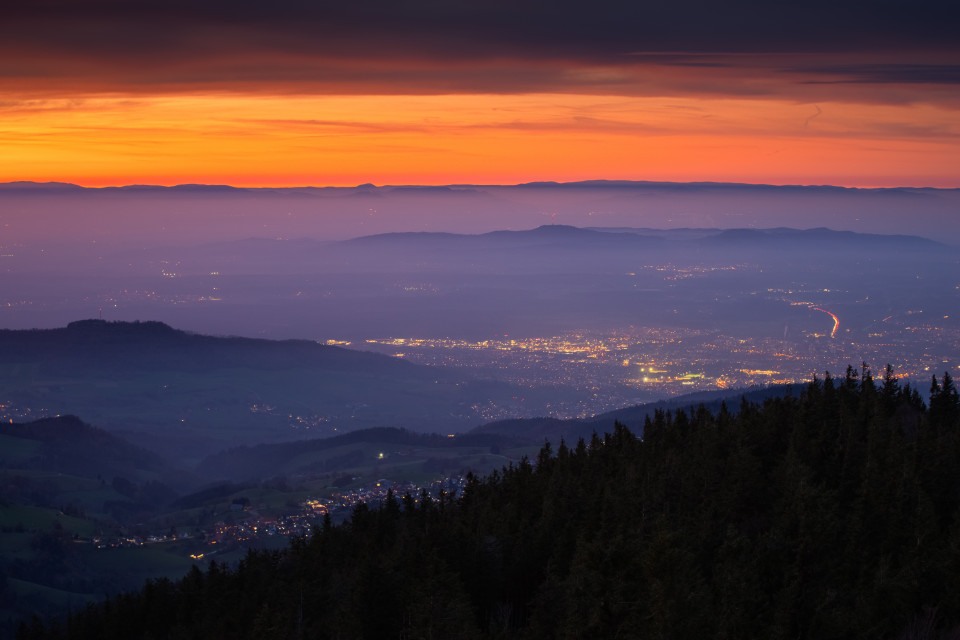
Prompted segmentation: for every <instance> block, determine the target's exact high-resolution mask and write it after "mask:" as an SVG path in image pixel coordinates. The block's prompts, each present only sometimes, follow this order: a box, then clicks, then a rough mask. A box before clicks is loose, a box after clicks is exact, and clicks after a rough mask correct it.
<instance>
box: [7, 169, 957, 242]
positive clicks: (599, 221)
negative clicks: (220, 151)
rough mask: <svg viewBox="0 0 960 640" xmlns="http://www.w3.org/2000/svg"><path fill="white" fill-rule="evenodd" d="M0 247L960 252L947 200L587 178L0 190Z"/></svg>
mask: <svg viewBox="0 0 960 640" xmlns="http://www.w3.org/2000/svg"><path fill="white" fill-rule="evenodd" d="M0 203H3V208H4V209H6V211H5V212H4V216H5V222H7V223H10V222H13V223H14V224H10V225H9V226H8V227H5V236H6V240H8V241H10V242H26V241H29V242H33V241H41V240H42V241H44V242H46V243H50V244H54V243H56V244H59V243H60V241H61V240H71V239H72V240H73V241H79V242H85V241H88V240H89V241H93V240H96V241H97V243H98V244H99V245H101V246H105V245H106V244H107V243H110V242H115V241H117V240H120V241H126V242H129V241H137V242H143V243H146V244H158V243H160V244H166V245H178V244H191V243H195V242H204V241H216V240H237V239H242V238H244V237H263V238H277V237H283V238H299V237H310V238H316V239H322V240H339V239H346V238H351V237H357V236H362V235H371V234H377V233H385V232H404V231H414V230H423V231H443V232H454V233H483V232H487V231H491V230H493V229H525V228H532V227H536V226H538V225H541V224H543V223H545V222H549V223H554V224H563V225H572V226H577V227H600V226H602V227H648V228H709V227H713V228H718V229H735V228H775V227H787V226H789V227H795V226H803V227H830V228H835V229H843V230H849V231H858V232H865V233H884V234H915V235H920V236H924V237H928V238H934V239H942V240H943V241H946V242H949V243H955V244H960V219H958V218H957V216H956V211H957V210H958V207H960V189H935V188H917V187H893V188H853V187H837V186H828V185H765V184H738V183H716V182H693V183H674V182H651V181H640V180H638V181H629V180H588V181H581V182H565V183H557V182H533V183H527V184H518V185H469V184H454V185H434V186H429V185H381V186H376V185H372V184H364V185H358V186H355V187H309V186H304V187H283V188H279V187H264V188H250V187H233V186H230V185H201V184H181V185H175V186H159V185H126V186H116V187H81V186H78V185H74V184H67V183H58V182H51V183H37V182H10V183H4V184H0ZM81 222H82V223H83V224H81Z"/></svg>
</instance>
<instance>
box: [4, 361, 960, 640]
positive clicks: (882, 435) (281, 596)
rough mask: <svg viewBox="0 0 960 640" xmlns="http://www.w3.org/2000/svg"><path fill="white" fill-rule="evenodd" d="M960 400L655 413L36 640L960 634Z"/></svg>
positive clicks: (869, 390)
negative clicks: (455, 490)
mask: <svg viewBox="0 0 960 640" xmlns="http://www.w3.org/2000/svg"><path fill="white" fill-rule="evenodd" d="M958 506H960V404H958V399H957V391H956V389H955V387H954V384H953V382H952V381H951V379H950V377H949V376H948V375H945V376H944V377H943V379H942V380H941V381H937V380H936V379H935V380H934V382H933V388H932V392H931V395H930V398H929V406H927V405H925V404H924V402H923V401H922V400H921V398H920V396H919V394H918V393H917V392H916V390H915V389H911V388H910V387H909V386H903V385H900V384H898V382H897V381H896V380H895V379H894V378H893V377H892V376H891V374H890V372H889V370H888V372H887V375H886V376H885V377H884V379H882V380H875V379H873V378H872V377H870V375H869V374H865V375H863V376H860V375H859V374H858V372H856V371H853V370H848V372H847V375H846V376H845V377H843V378H839V379H830V378H827V379H826V380H822V381H814V382H812V383H811V384H810V385H808V386H807V388H806V389H805V390H804V391H803V392H802V393H801V394H800V395H799V397H786V398H779V399H772V400H768V401H766V402H765V403H764V404H763V405H762V406H757V405H751V404H748V403H744V404H743V405H742V406H740V407H738V408H736V411H728V410H727V408H726V407H723V408H722V409H721V411H720V412H719V414H717V415H711V414H710V413H708V412H707V411H706V410H702V409H701V410H699V411H696V412H694V413H693V414H692V415H691V414H687V413H683V412H678V413H676V414H673V415H671V414H664V413H659V412H658V413H657V414H656V416H655V418H654V419H652V420H648V421H647V424H646V425H645V429H644V433H643V437H642V438H638V437H637V436H636V435H635V434H633V433H631V432H629V431H628V430H627V429H626V428H624V427H622V426H620V425H617V426H615V427H614V428H613V433H611V434H606V435H605V436H603V437H600V436H594V438H593V439H592V440H591V441H589V442H584V441H580V442H578V443H576V444H575V445H574V446H572V447H571V446H568V445H567V444H564V443H560V444H559V445H557V446H555V447H554V448H553V449H551V447H550V446H545V447H544V449H543V450H542V451H541V453H540V455H539V456H538V458H537V459H536V460H534V461H530V462H526V461H524V462H523V463H521V464H520V465H519V466H515V467H511V468H508V469H505V470H503V472H501V473H495V474H493V475H492V476H490V477H487V478H484V479H474V480H473V481H472V482H471V483H470V484H469V486H468V488H467V489H466V490H465V492H464V493H463V495H461V496H457V497H456V498H454V497H453V496H441V497H440V498H439V499H431V498H429V497H428V496H403V497H397V498H393V497H391V498H389V499H388V500H387V501H386V502H385V503H384V504H382V505H380V506H379V507H376V508H374V507H367V506H365V505H361V506H359V507H358V508H357V509H356V510H355V512H354V514H353V517H352V520H351V521H350V522H348V523H346V524H344V525H342V526H330V525H329V522H327V523H326V524H325V526H324V527H323V528H322V529H320V530H317V531H316V532H315V533H314V535H313V536H311V537H310V538H309V539H303V538H300V539H297V540H296V541H295V542H294V544H293V545H292V546H291V547H290V548H289V549H288V550H286V551H283V552H267V551H260V552H256V551H254V552H250V554H249V555H248V556H247V557H246V559H245V560H243V561H242V562H241V563H240V564H239V566H237V567H233V568H230V567H226V566H223V565H220V564H213V563H212V564H210V565H209V567H208V568H206V569H204V570H201V569H198V568H196V567H195V568H194V569H193V571H191V573H190V574H188V575H187V576H186V577H185V578H183V579H182V580H180V581H178V582H171V581H167V580H159V581H154V582H150V583H149V584H147V585H146V586H145V587H144V589H143V590H142V591H140V592H139V593H135V594H130V595H125V596H120V597H118V598H115V599H113V600H110V601H108V602H105V603H102V604H98V605H92V606H90V607H89V608H88V609H86V610H84V611H81V612H78V613H76V614H74V615H73V616H72V617H71V618H70V619H69V620H67V621H60V622H55V623H48V624H47V625H44V624H42V623H41V622H40V621H38V620H35V621H34V622H33V624H25V625H23V627H22V628H21V631H20V634H19V636H20V637H21V638H23V639H27V638H91V639H93V638H95V639H97V640H109V639H113V638H117V639H123V640H127V639H131V638H145V639H146V638H150V639H155V640H161V639H166V638H170V639H172V638H256V639H258V640H262V639H271V638H284V639H286V638H432V639H438V638H698V637H700V638H703V637H710V638H731V639H732V638H738V639H739V638H750V637H754V638H756V637H763V638H791V639H792V638H911V639H912V638H916V639H921V638H958V637H960V510H958Z"/></svg>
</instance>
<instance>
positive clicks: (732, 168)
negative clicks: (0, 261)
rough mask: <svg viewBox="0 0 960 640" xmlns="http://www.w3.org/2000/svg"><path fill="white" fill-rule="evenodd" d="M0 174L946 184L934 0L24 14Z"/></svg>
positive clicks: (248, 5)
mask: <svg viewBox="0 0 960 640" xmlns="http://www.w3.org/2000/svg"><path fill="white" fill-rule="evenodd" d="M17 4H18V5H19V6H13V7H6V8H5V9H4V17H3V20H2V21H0V182H6V181H17V180H34V181H40V182H44V181H62V182H73V183H76V184H81V185H85V186H107V185H125V184H163V185H173V184H182V183H206V184H232V185H237V186H300V185H318V186H322V185H333V186H342V185H357V184H361V183H375V184H467V183H471V184H516V183H522V182H528V181H538V180H556V181H573V180H589V179H621V180H622V179H628V180H657V181H680V182H687V181H720V182H747V183H766V184H834V185H842V186H861V187H878V186H932V187H960V172H958V171H957V170H956V167H957V166H958V164H960V163H958V160H960V38H958V37H957V35H956V34H957V33H958V27H960V8H958V5H957V3H954V2H949V3H948V2H931V1H929V0H920V1H919V2H917V1H910V2H908V1H905V0H880V1H878V2H871V3H863V2H862V1H860V0H857V1H854V0H835V1H831V2H825V1H823V0H815V1H814V2H805V3H778V2H772V1H770V0H764V1H760V0H738V1H735V2H724V3H720V2H716V1H715V0H709V1H707V0H675V1H671V2H664V1H662V0H658V1H652V0H638V1H635V2H630V3H626V2H615V1H611V0H599V1H597V2H590V3H587V2H582V1H581V2H572V1H570V0H552V1H550V2H547V1H546V0H485V1H483V2H480V1H476V0H444V1H442V2H441V1H438V0H358V1H355V2H342V1H341V2H336V3H334V2H330V1H328V0H311V1H309V2H308V1H303V0H280V1H279V2H264V1H262V0H257V1H252V0H232V1H230V2H226V1H220V0H216V1H204V0H199V1H197V0H194V1H192V2H185V1H183V0H166V1H158V0H137V1H131V0H122V1H116V0H33V1H31V2H19V3H17Z"/></svg>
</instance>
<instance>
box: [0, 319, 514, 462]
mask: <svg viewBox="0 0 960 640" xmlns="http://www.w3.org/2000/svg"><path fill="white" fill-rule="evenodd" d="M516 394H517V391H516V389H515V388H514V387H512V386H510V385H507V384H502V383H496V382H482V381H471V380H468V379H464V378H463V377H462V376H456V375H452V374H450V373H449V372H445V371H442V370H437V369H433V368H429V367H425V366H421V365H415V364H412V363H409V362H406V361H403V360H401V359H398V358H394V357H389V356H385V355H380V354H375V353H369V352H362V351H355V350H349V349H343V348H339V347H333V346H327V345H321V344H317V343H315V342H311V341H305V340H284V341H271V340H261V339H251V338H237V337H213V336H204V335H196V334H191V333H187V332H184V331H179V330H176V329H173V328H171V327H169V326H168V325H166V324H163V323H160V322H106V321H102V320H84V321H78V322H73V323H71V324H69V325H68V326H67V327H65V328H61V329H45V330H26V331H13V330H0V402H2V403H4V404H5V405H6V407H7V410H8V411H11V412H14V413H17V412H19V414H18V415H25V416H26V415H37V414H41V415H56V414H75V415H79V416H82V417H83V419H84V420H88V421H90V422H91V423H93V424H96V425H97V426H98V427H102V428H105V429H108V430H110V431H112V432H115V433H120V434H123V435H125V437H127V438H128V439H130V440H131V441H132V442H135V443H136V444H137V445H139V446H144V447H147V448H150V449H153V450H156V451H158V452H160V453H163V454H164V455H167V456H171V457H174V458H177V459H178V460H179V461H181V462H182V461H184V459H186V460H187V461H189V460H190V459H195V458H199V457H201V456H203V455H205V454H207V453H211V452H213V451H217V450H219V449H221V448H224V447H227V446H235V445H239V444H254V443H259V442H270V441H278V440H297V439H302V438H304V437H307V436H321V435H337V434H338V433H344V432H347V431H352V430H355V429H359V428H365V427H372V426H378V425H384V424H389V425H393V426H403V427H409V428H412V429H415V430H418V431H429V430H443V431H448V430H450V429H458V430H462V429H464V428H466V427H468V426H474V425H476V424H480V423H482V422H483V418H482V417H481V415H480V414H479V413H478V412H477V411H476V410H475V409H474V408H472V407H476V406H478V405H480V404H482V403H484V402H488V401H491V400H494V401H498V402H506V401H507V400H508V399H509V398H511V397H512V396H514V395H516Z"/></svg>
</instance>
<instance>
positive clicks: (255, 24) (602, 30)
mask: <svg viewBox="0 0 960 640" xmlns="http://www.w3.org/2000/svg"><path fill="white" fill-rule="evenodd" d="M958 25H960V3H952V2H951V3H946V2H943V3H941V2H930V1H925V2H924V1H921V2H912V3H910V4H907V3H906V2H903V1H901V0H881V1H880V2H873V3H870V4H869V5H865V4H863V3H862V2H861V1H860V0H838V1H833V2H826V1H824V0H814V1H813V2H805V3H802V4H795V3H790V4H786V3H773V2H769V0H762V1H761V0H735V1H734V2H725V3H720V2H717V1H716V0H679V1H674V2H652V1H650V0H645V1H635V2H630V3H627V2H623V1H622V0H615V1H614V0H599V1H598V2H592V3H586V2H583V1H577V2H573V1H571V0H554V1H547V0H514V1H507V0H484V1H480V0H473V1H451V0H444V1H439V0H406V1H402V0H356V1H353V2H344V1H342V0H338V1H337V2H332V1H330V0H312V1H305V0H281V1H280V2H265V1H263V0H257V1H252V0H231V1H229V2H227V1H225V0H212V1H211V0H206V1H194V2H185V1H182V0H172V1H165V2H160V1H158V0H138V1H131V0H124V1H122V2H120V1H115V0H38V1H33V2H29V3H28V2H20V3H18V4H17V6H14V7H7V8H5V10H4V15H3V19H2V20H0V78H7V79H9V80H11V81H12V80H13V79H17V78H21V79H22V78H28V79H29V78H38V79H44V78H46V82H48V83H50V82H59V83H61V86H67V85H69V83H70V82H76V83H77V84H78V85H87V86H102V88H107V89H109V88H123V89H129V88H130V87H137V86H143V87H159V86H169V87H178V86H183V85H191V84H192V85H204V86H211V87H214V88H215V87H216V86H217V85H220V84H222V85H231V86H234V87H236V86H239V85H242V83H245V82H247V83H251V84H263V83H266V84H270V83H273V85H274V87H276V86H278V85H280V84H282V83H293V84H298V85H300V86H301V88H304V89H306V90H309V91H318V90H320V91H322V86H321V85H323V84H336V83H346V84H350V85H354V86H356V87H357V88H358V89H360V90H362V89H365V88H366V87H368V86H373V85H376V84H377V83H386V84H387V85H389V86H391V87H392V89H391V90H392V91H396V90H397V88H398V87H401V86H402V84H403V83H406V84H407V85H408V92H411V93H418V92H440V91H516V90H517V89H518V87H523V86H527V87H529V90H552V89H556V87H558V86H562V85H563V84H564V83H570V86H571V88H572V90H589V89H590V88H591V86H593V88H594V89H595V90H600V89H603V88H605V87H607V86H608V84H609V83H607V82H605V81H602V80H601V81H598V82H597V84H596V85H591V83H590V81H589V76H583V77H580V78H573V79H570V78H565V77H560V76H562V73H561V72H560V71H559V70H561V69H566V68H577V67H578V66H580V67H598V66H599V67H605V68H624V69H630V68H633V67H636V66H638V65H650V64H653V65H660V66H663V67H666V68H674V69H684V68H685V69H692V70H696V69H701V70H705V71H709V70H711V69H724V68H731V67H734V66H736V64H737V61H736V60H731V59H722V58H721V57H719V56H722V55H724V54H756V53H765V54H766V53H780V54H790V55H795V54H819V53H824V52H831V53H838V54H844V53H854V52H861V51H867V52H887V53H889V52H890V51H899V50H903V51H936V52H938V55H945V56H950V57H951V58H953V59H955V58H956V54H957V52H958V51H960V44H958V43H960V39H958V38H957V36H956V34H957V27H958ZM708 54H709V55H708ZM951 62H952V60H951ZM907 66H909V65H907ZM913 67H914V68H912V69H907V68H903V67H897V66H896V65H894V66H890V65H887V66H883V67H882V68H881V67H880V66H877V67H874V68H871V67H870V65H863V66H861V67H857V68H853V67H847V68H846V69H843V68H839V67H834V68H810V69H805V70H804V71H805V72H808V73H811V74H816V73H823V74H825V75H827V76H829V77H827V78H826V79H820V78H812V79H807V80H809V81H812V82H817V81H828V82H830V81H836V82H874V81H878V80H873V79H871V78H888V80H885V81H889V82H899V81H906V82H949V83H954V82H955V78H956V75H957V71H956V67H955V66H951V65H943V66H939V65H931V64H921V65H913ZM397 74H399V76H400V78H399V79H398V78H397ZM558 74H559V75H558ZM898 74H899V75H898ZM837 76H845V77H843V78H838V77H837ZM896 77H901V78H906V79H905V80H897V79H895V78H896ZM919 77H923V78H926V79H925V80H917V79H916V78H919ZM879 81H884V80H879ZM631 83H634V80H633V79H631V78H624V79H623V80H622V81H621V82H619V83H616V82H615V83H614V84H619V85H624V86H625V85H629V84H631ZM311 84H312V85H313V86H312V87H311V86H310V85H311ZM248 88H249V87H244V88H243V89H244V90H246V89H248ZM734 92H736V89H734ZM761 92H762V90H761Z"/></svg>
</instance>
